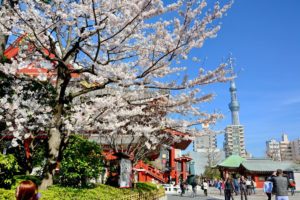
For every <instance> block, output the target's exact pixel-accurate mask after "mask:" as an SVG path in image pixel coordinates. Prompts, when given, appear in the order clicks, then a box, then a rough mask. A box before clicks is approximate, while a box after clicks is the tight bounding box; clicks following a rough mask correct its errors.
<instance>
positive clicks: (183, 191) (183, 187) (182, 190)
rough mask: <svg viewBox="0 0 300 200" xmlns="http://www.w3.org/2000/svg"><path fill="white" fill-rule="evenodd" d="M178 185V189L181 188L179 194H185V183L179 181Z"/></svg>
mask: <svg viewBox="0 0 300 200" xmlns="http://www.w3.org/2000/svg"><path fill="white" fill-rule="evenodd" d="M179 186H180V190H181V194H180V196H183V195H184V194H185V183H184V182H183V181H181V182H180V185H179Z"/></svg>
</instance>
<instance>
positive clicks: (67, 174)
mask: <svg viewBox="0 0 300 200" xmlns="http://www.w3.org/2000/svg"><path fill="white" fill-rule="evenodd" d="M102 170H103V157H102V155H101V149H100V147H99V145H98V144H97V143H96V142H91V141H88V140H86V139H83V138H82V137H80V136H77V135H72V136H71V137H70V139H69V142H68V145H67V147H66V149H65V151H64V154H63V159H62V162H61V169H60V176H59V181H60V184H61V185H64V186H72V187H86V186H88V179H91V178H97V177H98V176H99V174H100V173H101V172H102Z"/></svg>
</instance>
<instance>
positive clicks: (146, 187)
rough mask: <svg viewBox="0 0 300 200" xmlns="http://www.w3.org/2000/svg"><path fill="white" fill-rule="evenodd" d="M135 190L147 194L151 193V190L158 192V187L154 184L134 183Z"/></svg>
mask: <svg viewBox="0 0 300 200" xmlns="http://www.w3.org/2000/svg"><path fill="white" fill-rule="evenodd" d="M136 189H137V190H138V191H143V192H144V191H146V192H149V191H153V190H158V187H157V185H156V184H154V183H142V182H139V183H136Z"/></svg>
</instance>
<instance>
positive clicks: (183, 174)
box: [181, 160, 187, 181]
mask: <svg viewBox="0 0 300 200" xmlns="http://www.w3.org/2000/svg"><path fill="white" fill-rule="evenodd" d="M181 172H182V178H183V180H184V181H186V178H187V174H186V162H185V161H184V160H183V161H181Z"/></svg>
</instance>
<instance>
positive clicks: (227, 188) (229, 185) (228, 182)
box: [224, 177, 234, 200]
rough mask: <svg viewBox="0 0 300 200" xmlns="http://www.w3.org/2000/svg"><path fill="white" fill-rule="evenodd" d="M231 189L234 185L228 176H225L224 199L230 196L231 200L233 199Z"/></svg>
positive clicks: (227, 199) (228, 198)
mask: <svg viewBox="0 0 300 200" xmlns="http://www.w3.org/2000/svg"><path fill="white" fill-rule="evenodd" d="M233 191H234V185H233V182H232V179H231V178H230V177H227V178H226V179H225V182H224V194H225V200H230V199H231V198H232V200H234V199H233V195H232V193H233Z"/></svg>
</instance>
